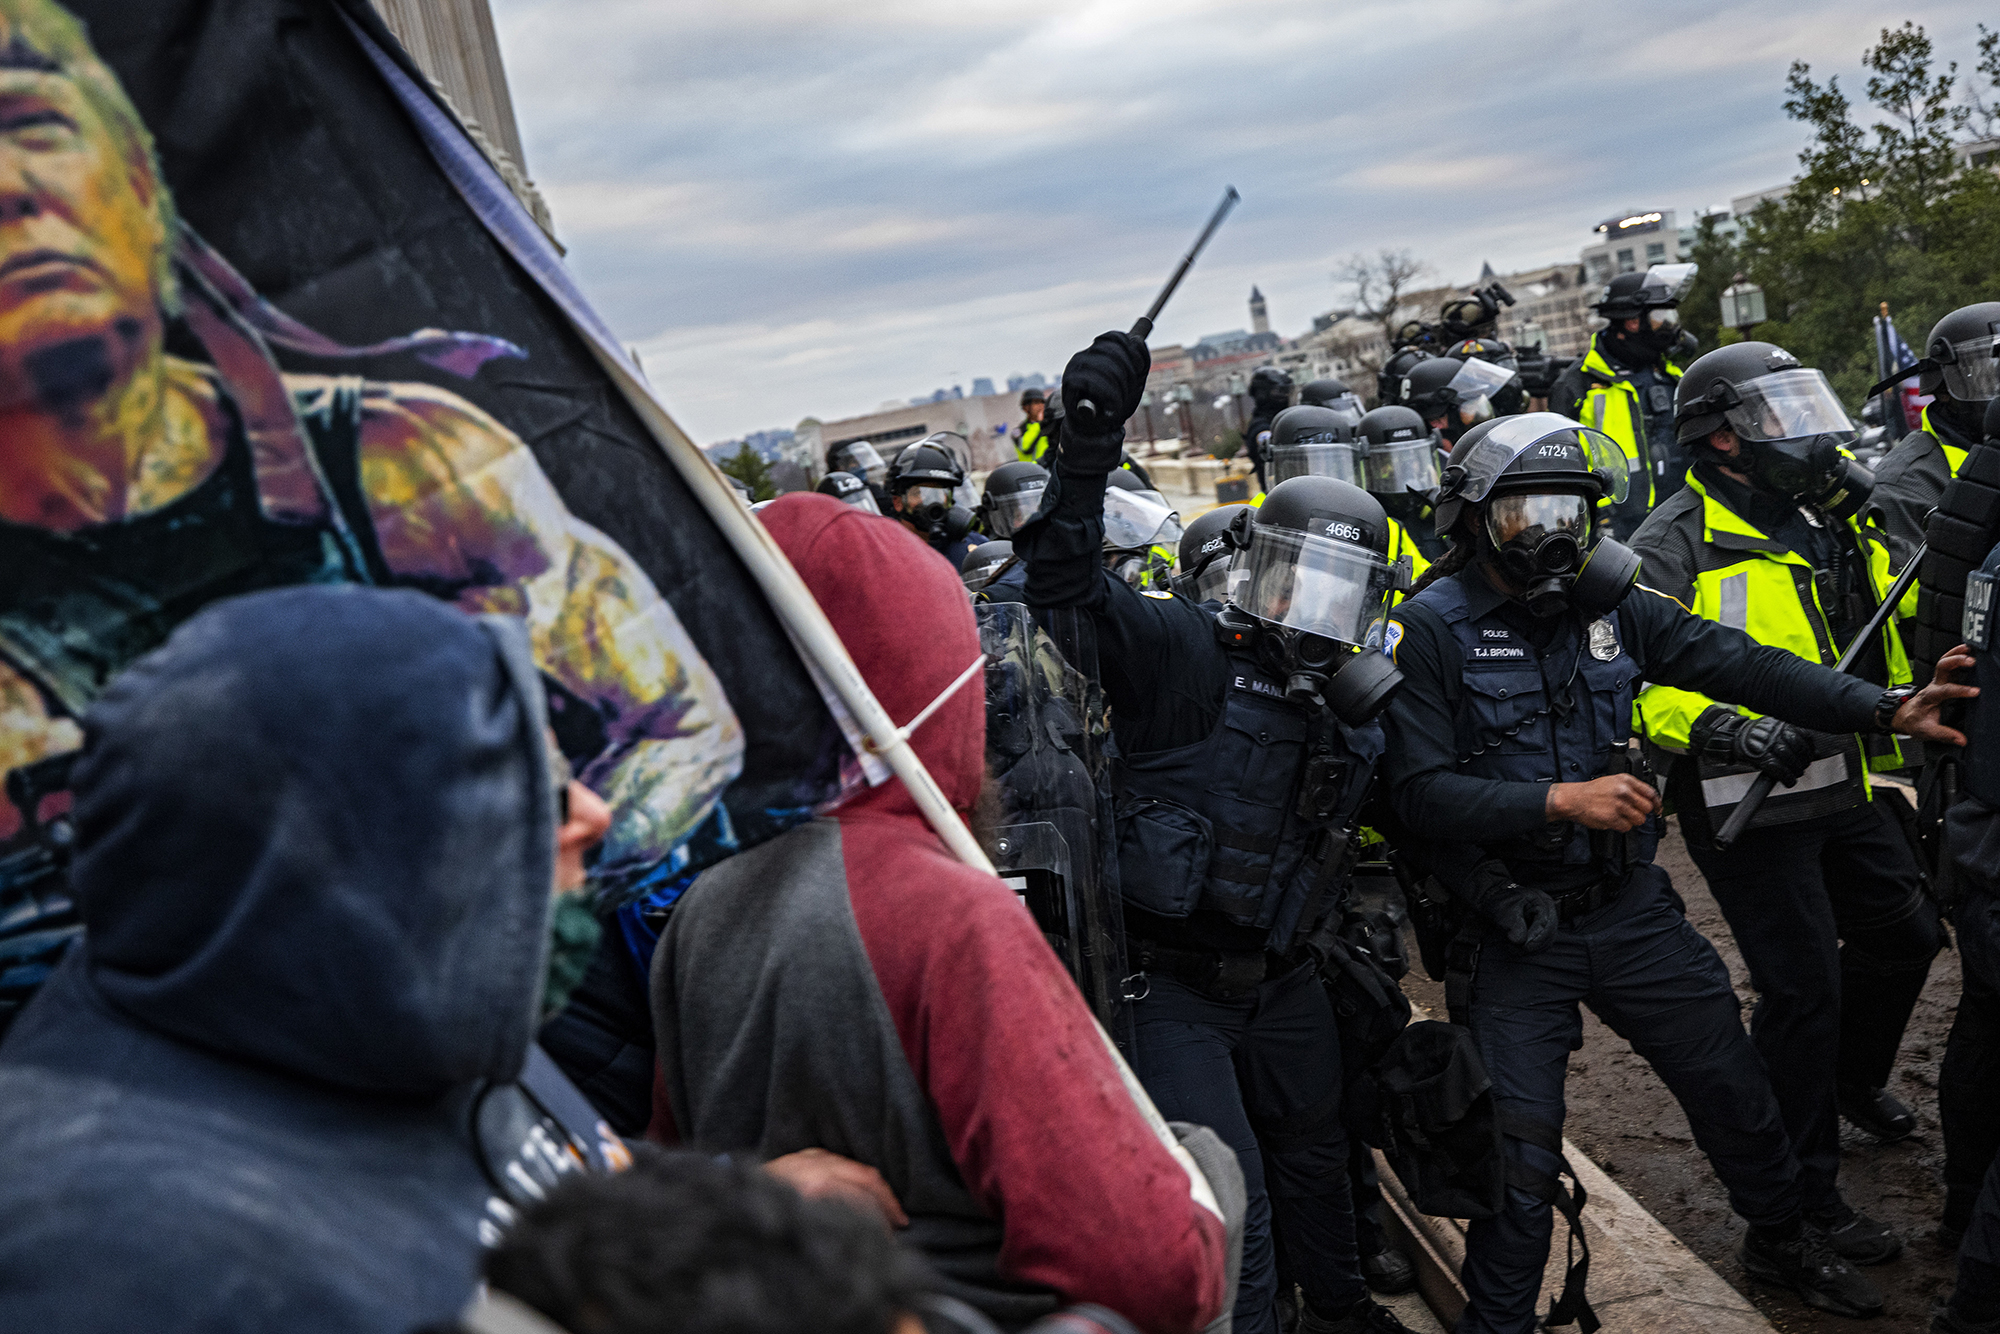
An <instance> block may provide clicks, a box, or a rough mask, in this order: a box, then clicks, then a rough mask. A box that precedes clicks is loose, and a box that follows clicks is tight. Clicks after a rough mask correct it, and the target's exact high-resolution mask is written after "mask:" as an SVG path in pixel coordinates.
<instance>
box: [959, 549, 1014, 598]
mask: <svg viewBox="0 0 2000 1334" xmlns="http://www.w3.org/2000/svg"><path fill="white" fill-rule="evenodd" d="M1013 559H1014V544H1013V543H1012V542H981V543H980V544H979V545H978V546H976V547H974V548H973V549H972V550H970V551H968V552H966V553H965V559H964V560H962V561H960V562H959V566H958V577H959V578H960V579H962V580H963V581H964V582H965V591H966V592H968V593H978V592H981V591H983V590H984V589H985V587H986V586H987V585H988V584H990V583H992V582H993V577H994V576H995V575H997V574H999V573H1000V572H1001V571H1002V570H1004V569H1006V568H1007V564H1008V562H1010V561H1012V560H1013Z"/></svg>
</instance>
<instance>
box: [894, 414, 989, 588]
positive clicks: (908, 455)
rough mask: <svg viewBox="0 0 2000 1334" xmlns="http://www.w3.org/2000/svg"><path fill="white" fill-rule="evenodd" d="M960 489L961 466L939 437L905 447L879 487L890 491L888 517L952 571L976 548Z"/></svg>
mask: <svg viewBox="0 0 2000 1334" xmlns="http://www.w3.org/2000/svg"><path fill="white" fill-rule="evenodd" d="M964 485H965V465H964V464H963V463H961V462H959V458H958V454H957V452H956V451H955V450H954V449H952V447H951V444H950V441H949V439H948V438H947V437H946V436H945V435H944V434H942V433H940V434H937V435H930V436H926V437H924V438H923V439H922V440H919V441H918V442H917V443H916V444H914V445H907V446H905V447H904V449H903V451H902V452H901V453H900V454H898V455H896V461H895V462H894V463H893V464H891V465H890V466H889V473H888V477H887V480H886V481H885V483H884V488H883V489H884V490H886V491H887V492H888V493H889V514H890V515H891V516H892V517H894V518H897V519H900V520H902V521H903V522H904V523H905V524H907V525H909V527H910V529H911V531H913V532H914V533H916V535H917V536H918V537H921V538H923V539H924V541H926V542H928V543H930V545H931V549H932V550H933V551H936V552H938V553H939V554H940V555H942V556H943V557H944V558H945V559H946V560H948V561H950V562H951V566H952V568H953V569H954V570H955V569H958V568H960V567H961V566H962V565H963V564H964V563H965V557H966V553H967V552H969V551H971V550H972V548H973V547H974V546H976V545H978V544H977V542H975V541H974V539H973V537H972V515H971V513H970V512H969V511H967V510H966V509H965V508H964V507H963V506H961V505H959V504H958V503H957V499H958V489H959V488H960V487H962V486H964Z"/></svg>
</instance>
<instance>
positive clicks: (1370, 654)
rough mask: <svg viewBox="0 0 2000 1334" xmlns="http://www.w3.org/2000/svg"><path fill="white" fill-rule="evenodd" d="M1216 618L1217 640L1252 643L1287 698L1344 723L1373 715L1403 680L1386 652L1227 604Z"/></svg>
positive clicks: (1351, 723) (1354, 723) (1359, 722)
mask: <svg viewBox="0 0 2000 1334" xmlns="http://www.w3.org/2000/svg"><path fill="white" fill-rule="evenodd" d="M1216 619H1217V626H1218V630H1219V632H1220V633H1221V636H1222V639H1223V642H1225V643H1229V644H1235V645H1239V646H1243V647H1249V648H1252V649H1253V651H1254V652H1255V653H1256V655H1257V662H1258V664H1259V665H1260V666H1262V667H1263V668H1264V670H1265V671H1267V672H1269V673H1270V674H1271V675H1272V676H1273V677H1276V678H1277V679H1279V680H1281V681H1283V682H1284V683H1285V698H1286V699H1287V700H1289V701H1290V702H1291V703H1293V704H1297V705H1300V706H1302V707H1307V708H1326V709H1331V710H1332V711H1333V715H1334V717H1336V718H1338V719H1340V721H1341V722H1343V723H1346V724H1347V725H1348V726H1349V727H1359V726H1361V725H1362V724H1363V723H1366V722H1369V721H1371V720H1373V719H1374V718H1375V716H1376V715H1377V714H1379V713H1381V712H1382V710H1383V709H1385V708H1387V707H1388V704H1389V697H1390V696H1391V695H1394V694H1395V693H1396V688H1397V687H1398V686H1400V685H1402V684H1403V673H1402V672H1401V671H1400V670H1398V669H1397V667H1396V664H1395V662H1394V661H1393V660H1391V659H1390V657H1389V655H1388V654H1386V653H1377V652H1374V651H1373V650H1369V649H1356V648H1355V647H1354V646H1353V645H1352V644H1346V643H1342V642H1341V641H1340V640H1338V639H1329V638H1327V637H1326V636H1325V635H1316V634H1311V633H1309V632H1307V631H1303V630H1294V629H1291V628H1290V627H1288V626H1280V625H1270V624H1268V623H1266V622H1263V621H1260V620H1258V619H1257V618H1256V617H1254V616H1249V615H1246V614H1244V613H1243V612H1242V611H1241V610H1239V609H1238V608H1236V607H1233V606H1226V607H1224V608H1223V609H1222V611H1221V613H1220V614H1219V615H1218V616H1217V618H1216Z"/></svg>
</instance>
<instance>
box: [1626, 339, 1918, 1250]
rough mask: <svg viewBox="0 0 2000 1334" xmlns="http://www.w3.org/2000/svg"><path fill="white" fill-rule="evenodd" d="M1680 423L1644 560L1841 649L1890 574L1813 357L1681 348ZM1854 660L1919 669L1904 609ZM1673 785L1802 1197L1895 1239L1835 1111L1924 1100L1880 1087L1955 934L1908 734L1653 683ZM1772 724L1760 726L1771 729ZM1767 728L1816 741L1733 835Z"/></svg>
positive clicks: (1656, 727)
mask: <svg viewBox="0 0 2000 1334" xmlns="http://www.w3.org/2000/svg"><path fill="white" fill-rule="evenodd" d="M1678 404H1679V407H1678V411H1677V414H1676V427H1675V429H1676V432H1677V435H1678V438H1679V441H1680V444H1681V447H1682V448H1683V449H1684V450H1685V451H1686V452H1687V454H1688V455H1689V456H1690V457H1692V458H1693V459H1694V466H1693V467H1692V469H1690V471H1689V473H1688V479H1687V486H1686V488H1685V489H1684V490H1682V491H1680V492H1679V493H1677V494H1676V495H1674V496H1672V497H1671V498H1669V499H1668V500H1667V501H1665V502H1664V503H1663V504H1661V505H1660V506H1659V508H1657V509H1655V510H1654V511H1653V513H1652V515H1651V517H1649V518H1648V519H1647V520H1646V522H1645V523H1644V524H1643V525H1641V527H1640V529H1639V531H1638V534H1637V535H1636V536H1635V537H1634V538H1633V545H1634V547H1635V548H1636V549H1637V550H1638V552H1639V554H1640V556H1641V557H1642V558H1643V559H1644V561H1645V567H1646V578H1647V581H1648V582H1649V583H1650V584H1652V585H1654V586H1656V587H1658V588H1659V589H1660V590H1661V591H1662V592H1664V593H1666V594H1668V595H1669V596H1671V597H1673V598H1676V599H1677V600H1679V601H1680V602H1681V603H1682V604H1683V605H1684V606H1686V607H1688V608H1689V609H1691V610H1692V611H1693V612H1694V614H1695V615H1697V616H1700V617H1703V618H1706V619H1708V620H1715V621H1721V622H1722V623H1724V624H1726V625H1733V626H1735V627H1736V628H1738V629H1740V630H1743V631H1745V632H1746V633H1748V634H1749V635H1750V636H1751V637H1752V638H1754V639H1756V640H1758V641H1759V642H1761V643H1764V644H1768V645H1772V646H1775V647H1778V648H1781V649H1784V650H1786V651H1788V652H1791V653H1793V654H1796V655H1798V656H1800V657H1802V658H1805V659H1806V660H1808V661H1812V662H1830V661H1832V660H1833V658H1834V657H1835V656H1836V655H1838V654H1839V653H1840V652H1841V651H1842V650H1844V649H1845V648H1846V647H1847V646H1848V644H1849V642H1850V641H1851V640H1852V639H1853V637H1854V635H1855V634H1856V632H1858V631H1859V630H1860V629H1861V627H1862V625H1863V624H1864V623H1865V622H1866V621H1867V619H1868V617H1869V615H1870V614H1871V613H1872V612H1873V611H1874V610H1875V608H1876V607H1877V606H1878V605H1879V604H1880V602H1881V599H1882V598H1883V597H1884V596H1886V595H1887V593H1888V591H1889V585H1890V583H1891V582H1892V581H1893V580H1892V575H1891V572H1890V569H1891V565H1892V561H1891V558H1890V552H1889V547H1888V543H1887V542H1886V540H1885V538H1884V535H1883V533H1882V531H1881V530H1880V529H1879V528H1877V527H1875V526H1874V525H1872V524H1864V523H1862V522H1861V518H1860V516H1861V513H1862V510H1863V507H1864V504H1865V502H1866V500H1867V498H1868V486H1869V481H1868V473H1867V470H1866V469H1864V468H1862V467H1861V465H1860V464H1858V463H1856V462H1854V460H1853V459H1851V458H1849V457H1847V456H1846V455H1845V454H1844V453H1843V452H1842V449H1841V444H1842V442H1843V441H1844V440H1849V439H1852V438H1853V427H1852V424H1851V423H1850V422H1849V421H1848V418H1847V414H1846V412H1845V411H1844V410H1843V409H1842V408H1841V405H1840V401H1839V399H1838V398H1837V397H1836V396H1835V395H1834V392H1833V390H1832V388H1831V386H1829V385H1828V384H1827V382H1826V378H1825V377H1824V376H1823V375H1821V374H1820V373H1819V372H1818V371H1816V370H1809V369H1806V368H1804V367H1801V366H1800V365H1799V364H1798V362H1797V361H1796V360H1795V359H1794V358H1793V357H1792V356H1791V354H1790V353H1788V352H1786V351H1785V350H1784V349H1782V348H1779V347H1775V346H1773V345H1772V344H1770V343H1735V344H1732V345H1730V346H1728V347H1723V348H1718V349H1716V350H1715V351H1713V352H1710V353H1708V354H1707V355H1705V356H1703V357H1701V358H1699V359H1698V360H1696V361H1695V362H1694V364H1693V365H1691V366H1689V367H1688V370H1687V373H1686V375H1685V376H1683V377H1682V379H1681V381H1680V386H1679V391H1678ZM1870 653H1871V658H1870V659H1869V660H1866V661H1864V663H1863V664H1862V665H1861V668H1860V674H1861V675H1864V676H1866V677H1868V678H1870V679H1872V680H1873V681H1874V683H1875V686H1876V687H1877V688H1881V687H1900V688H1903V689H1906V690H1907V689H1910V687H1909V684H1908V683H1909V682H1910V681H1911V679H1912V678H1911V673H1910V669H1909V664H1908V661H1907V659H1906V658H1905V656H1904V651H1903V645H1902V640H1901V637H1900V636H1899V635H1898V634H1897V633H1896V631H1895V628H1894V622H1893V619H1892V621H1891V624H1890V626H1889V627H1887V628H1885V629H1884V631H1883V632H1882V636H1881V639H1880V642H1879V643H1877V644H1876V645H1875V646H1874V647H1873V648H1872V649H1871V650H1870ZM1639 717H1640V720H1641V721H1642V723H1643V724H1644V726H1645V729H1646V735H1647V739H1648V741H1649V742H1650V743H1651V744H1652V745H1653V746H1655V747H1659V748H1662V751H1661V754H1660V755H1659V760H1660V762H1661V764H1662V765H1663V766H1668V765H1670V766H1671V767H1670V769H1669V776H1668V793H1669V795H1671V796H1672V797H1673V799H1674V803H1675V806H1676V808H1677V809H1678V810H1679V812H1680V819H1681V831H1682V833H1684V834H1685V835H1686V836H1687V841H1688V851H1689V853H1690V854H1691V855H1692V856H1693V858H1694V860H1695V863H1696V865H1698V866H1700V867H1701V870H1702V874H1703V875H1704V876H1706V877H1707V879H1708V883H1709V888H1710V889H1712V890H1713V891H1714V893H1715V898H1716V902H1717V903H1718V904H1720V905H1721V907H1722V912H1723V916H1724V917H1726V918H1727V919H1728V920H1729V926H1730V930H1731V931H1732V932H1733V933H1734V934H1735V937H1736V943H1737V945H1738V946H1739V947H1740V948H1741V949H1742V951H1743V957H1744V960H1745V961H1746V962H1747V963H1748V964H1749V965H1750V975H1751V977H1752V979H1753V980H1754V981H1755V982H1756V984H1757V988H1758V990H1759V991H1760V992H1761V993H1762V999H1761V1000H1760V1002H1759V1004H1758V1007H1757V1014H1756V1019H1755V1021H1754V1023H1753V1025H1752V1032H1753V1034H1754V1035H1755V1038H1756V1042H1757V1047H1758V1050H1759V1051H1760V1052H1761V1053H1762V1054H1763V1056H1764V1061H1765V1064H1766V1065H1767V1066H1769V1068H1770V1070H1771V1077H1772V1080H1773V1081H1774V1083H1775V1084H1776V1086H1777V1089H1778V1101H1779V1105H1780V1107H1781V1108H1782V1109H1783V1111H1784V1115H1785V1128H1786V1131H1787V1133H1789V1134H1790V1135H1791V1137H1792V1147H1793V1149H1794V1150H1795V1151H1796V1152H1797V1154H1798V1157H1799V1161H1800V1163H1801V1164H1802V1165H1803V1167H1804V1169H1805V1176H1804V1178H1803V1180H1804V1185H1805V1190H1806V1201H1805V1203H1806V1208H1807V1210H1808V1211H1809V1212H1810V1213H1811V1214H1812V1216H1813V1217H1814V1218H1815V1219H1816V1220H1817V1221H1818V1222H1820V1223H1821V1224H1822V1225H1823V1226H1824V1227H1825V1228H1826V1229H1827V1231H1828V1232H1829V1234H1830V1235H1831V1236H1832V1237H1833V1239H1834V1243H1835V1245H1836V1247H1837V1248H1838V1249H1839V1250H1840V1252H1841V1254H1842V1255H1844V1256H1846V1257H1847V1258H1848V1259H1849V1260H1852V1261H1854V1262H1855V1263H1858V1264H1870V1263H1875V1262H1878V1261H1882V1260H1886V1259H1888V1258H1890V1257H1891V1256H1893V1255H1894V1254H1895V1253H1896V1252H1897V1250H1899V1249H1900V1247H1901V1243H1900V1241H1898V1240H1897V1238H1896V1237H1895V1235H1894V1234H1893V1233H1891V1232H1890V1231H1889V1230H1888V1229H1887V1228H1885V1227H1883V1226H1881V1225H1880V1224H1877V1223H1875V1222H1873V1221H1872V1220H1870V1219H1869V1218H1867V1217H1866V1216H1865V1215H1861V1214H1857V1213H1855V1212H1854V1210H1852V1209H1851V1208H1849V1207H1847V1205H1846V1204H1844V1203H1843V1202H1842V1200H1841V1198H1840V1193H1839V1191H1838V1189H1837V1187H1836V1184H1835V1173H1836V1171H1837V1170H1838V1167H1839V1162H1840V1124H1839V1123H1840V1117H1841V1116H1843V1115H1844V1116H1845V1117H1846V1118H1847V1119H1848V1120H1849V1121H1852V1122H1853V1123H1854V1124H1856V1125H1858V1126H1860V1127H1861V1128H1862V1129H1864V1130H1867V1131H1868V1132H1869V1133H1871V1134H1873V1135H1875V1136H1876V1137H1877V1138H1878V1139H1881V1140H1884V1141H1888V1140H1897V1139H1902V1138H1905V1137H1906V1136H1908V1135H1910V1134H1911V1133H1912V1132H1914V1131H1915V1129H1916V1119H1915V1117H1914V1116H1912V1115H1911V1113H1910V1110H1909V1108H1907V1107H1905V1106H1904V1105H1903V1104H1902V1103H1901V1102H1900V1101H1898V1100H1897V1099H1896V1098H1895V1097H1894V1096H1893V1095H1892V1094H1890V1093H1888V1092H1887V1091H1886V1089H1885V1088H1884V1087H1883V1086H1884V1085H1885V1084H1886V1083H1887V1082H1888V1078H1889V1073H1890V1071H1891V1069H1892V1068H1893V1066H1894V1063H1895V1058H1896V1048H1897V1045H1898V1044H1899V1043H1900V1042H1901V1040H1902V1036H1903V1029H1904V1027H1905V1025H1906V1024H1907V1023H1908V1021H1909V1016H1910V1011H1911V1009H1912V1007H1913V1006H1914V1005H1915V1004H1916V1000H1917V995H1918V993H1919V992H1920V991H1921V990H1922V989H1923V985H1924V978H1925V976H1926V975H1927V974H1928V972H1929V971H1930V963H1931V959H1932V958H1933V957H1934V956H1935V955H1936V954H1937V951H1938V949H1939V947H1940V946H1941V944H1942V935H1941V932H1940V929H1939V926H1938V918H1937V910H1936V908H1935V906H1934V905H1933V904H1932V903H1931V901H1930V900H1929V898H1928V897H1927V896H1926V894H1925V886H1924V878H1923V874H1922V872H1921V871H1920V870H1919V868H1918V865H1917V860H1916V857H1915V855H1914V853H1913V852H1912V851H1911V847H1910V841H1909V838H1908V835H1907V834H1906V832H1905V829H1904V820H1903V818H1902V817H1903V813H1904V812H1905V811H1907V810H1908V807H1907V806H1906V805H1904V804H1902V803H1901V802H1900V801H1881V800H1871V799H1870V798H1871V796H1872V795H1873V789H1871V787H1870V786H1869V783H1868V774H1869V773H1870V772H1871V771H1889V770H1896V769H1901V768H1904V767H1907V766H1908V765H1909V764H1910V763H1911V762H1912V761H1913V760H1914V759H1915V758H1916V757H1915V756H1906V755H1905V754H1903V752H1902V749H1901V747H1899V746H1898V744H1897V743H1896V741H1895V740H1894V739H1893V738H1886V737H1871V736H1856V735H1828V734H1824V733H1822V734H1820V735H1817V736H1808V735H1807V734H1805V733H1804V732H1801V731H1798V730H1797V729H1795V728H1792V727H1790V726H1788V725H1786V724H1783V723H1779V722H1777V721H1776V720H1774V719H1759V718H1752V717H1747V716H1745V715H1744V714H1743V713H1741V712H1739V711H1738V710H1736V709H1734V708H1730V707H1727V706H1724V705H1721V704H1716V703H1713V702H1711V701H1710V700H1709V699H1707V698H1706V697H1704V696H1703V695H1701V694H1699V693H1694V692H1690V691H1687V690H1679V689H1674V688H1672V687H1670V686H1667V685H1655V686H1651V687H1649V688H1648V689H1647V690H1646V691H1645V692H1644V693H1643V694H1641V695H1640V697H1639ZM1760 732H1761V733H1763V734H1765V735H1763V736H1759V733H1760ZM1756 745H1784V746H1789V747H1793V748H1796V749H1798V750H1799V752H1800V753H1801V754H1802V755H1803V756H1805V757H1806V758H1807V759H1808V760H1809V761H1810V763H1809V764H1808V765H1807V766H1805V767H1804V768H1803V769H1802V775H1801V776H1800V777H1799V778H1798V779H1797V780H1796V781H1795V782H1793V783H1791V784H1788V785H1787V786H1786V787H1785V788H1783V789H1780V790H1777V791H1774V792H1773V793H1772V794H1771V796H1770V799H1769V800H1768V801H1766V802H1765V804H1764V806H1763V807H1762V808H1761V809H1760V811H1759V813H1758V815H1757V816H1756V817H1755V818H1754V819H1753V820H1752V821H1751V823H1750V825H1749V827H1748V829H1747V830H1746V831H1745V832H1744V833H1743V834H1742V836H1741V837H1740V838H1738V839H1737V840H1736V842H1735V844H1734V845H1733V846H1731V847H1730V848H1728V849H1727V850H1726V851H1725V850H1722V849H1718V848H1717V847H1715V845H1714V842H1713V839H1712V834H1713V831H1714V830H1716V829H1719V828H1721V826H1722V823H1723V822H1724V821H1725V820H1726V819H1727V818H1728V816H1729V815H1730V814H1731V812H1732V811H1733V810H1734V809H1735V803H1736V800H1737V798H1739V797H1740V796H1741V795H1742V789H1743V787H1744V785H1745V784H1746V783H1747V782H1748V779H1747V778H1745V777H1741V776H1740V775H1743V774H1745V773H1747V772H1748V770H1747V769H1746V768H1745V767H1744V765H1745V761H1744V759H1743V758H1742V756H1743V755H1744V752H1745V751H1746V749H1747V748H1750V747H1753V746H1756Z"/></svg>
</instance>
